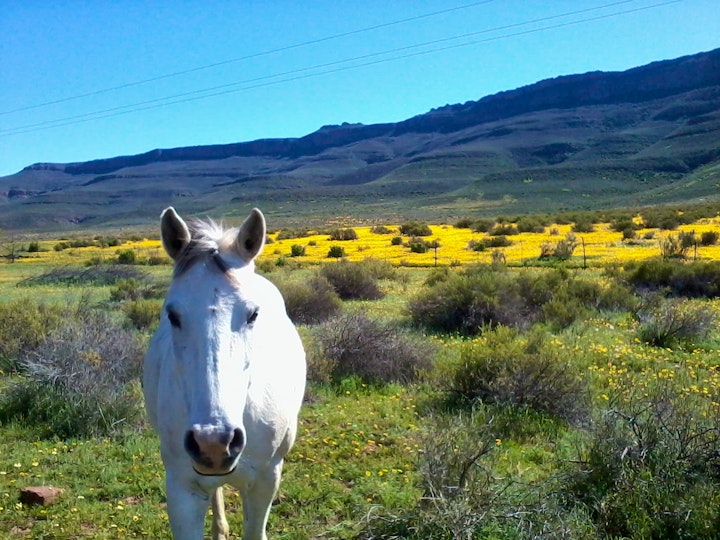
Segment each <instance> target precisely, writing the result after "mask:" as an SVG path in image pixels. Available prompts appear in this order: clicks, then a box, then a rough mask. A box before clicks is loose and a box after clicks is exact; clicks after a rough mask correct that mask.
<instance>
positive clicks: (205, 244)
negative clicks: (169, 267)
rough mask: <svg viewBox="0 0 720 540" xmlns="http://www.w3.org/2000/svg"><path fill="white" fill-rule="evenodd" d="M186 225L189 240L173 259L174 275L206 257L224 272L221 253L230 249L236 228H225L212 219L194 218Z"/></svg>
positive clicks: (226, 268)
mask: <svg viewBox="0 0 720 540" xmlns="http://www.w3.org/2000/svg"><path fill="white" fill-rule="evenodd" d="M187 225H188V229H189V231H190V242H189V243H188V245H187V246H185V249H183V250H182V251H181V252H180V254H179V255H178V257H177V259H175V276H179V275H180V274H182V273H183V272H184V271H185V270H187V269H188V268H190V266H192V265H193V264H194V263H195V262H197V261H198V260H201V259H207V258H212V259H213V262H215V264H216V265H217V266H218V267H219V268H220V270H221V271H223V272H224V273H226V272H227V270H228V266H227V264H225V262H224V261H223V259H222V257H221V255H222V253H225V252H229V251H232V249H233V244H234V243H235V239H236V238H237V234H238V229H237V228H228V229H226V228H225V227H224V226H223V225H222V224H221V223H216V222H215V221H213V220H212V219H207V220H200V219H194V220H190V221H189V222H188V224H187Z"/></svg>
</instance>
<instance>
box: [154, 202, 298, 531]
mask: <svg viewBox="0 0 720 540" xmlns="http://www.w3.org/2000/svg"><path fill="white" fill-rule="evenodd" d="M161 232H162V242H163V246H164V248H165V250H166V251H167V253H168V255H170V257H171V258H172V259H173V260H174V261H175V269H174V275H173V280H172V283H171V284H170V288H169V290H168V293H167V297H166V299H165V304H164V306H163V313H162V320H161V322H160V327H159V328H158V330H157V332H156V333H155V335H154V336H153V338H152V341H151V342H150V347H149V349H148V352H147V355H146V358H145V369H144V374H143V391H144V394H145V407H146V409H147V412H148V416H149V418H150V422H151V423H152V425H153V426H154V427H155V429H156V430H157V432H158V434H159V436H160V452H161V455H162V460H163V464H164V465H165V476H166V489H167V510H168V515H169V517H170V528H171V529H172V533H173V537H174V538H175V540H200V539H202V538H203V531H204V521H205V515H206V513H207V510H208V507H209V506H210V504H211V503H212V509H213V525H212V534H213V539H215V540H222V539H225V538H227V537H228V524H227V520H226V519H225V508H224V502H223V493H222V486H223V485H224V484H226V483H227V484H230V485H233V486H235V487H236V488H237V489H238V490H239V492H240V495H241V497H242V504H243V517H244V523H243V530H244V532H243V539H244V540H266V538H267V536H266V533H265V529H266V526H267V520H268V514H269V512H270V505H271V503H272V501H273V498H274V496H275V494H276V492H277V489H278V485H279V482H280V474H281V471H282V466H283V459H284V457H285V454H287V452H288V451H289V450H290V447H291V446H292V444H293V442H294V440H295V434H296V431H297V417H298V412H299V410H300V405H301V403H302V398H303V393H304V389H305V353H304V351H303V346H302V342H301V341H300V337H299V336H298V333H297V331H296V330H295V327H294V326H293V324H292V323H291V321H290V319H289V318H288V316H287V313H286V311H285V304H284V302H283V298H282V296H281V295H280V293H279V291H278V290H277V289H276V288H275V286H274V285H272V284H271V283H270V282H269V281H267V280H266V279H265V278H263V277H262V276H259V275H257V274H256V273H255V264H254V260H255V258H256V257H257V256H258V254H259V253H260V251H261V250H262V248H263V246H264V245H265V218H264V217H263V215H262V213H260V211H259V210H257V209H253V210H252V212H251V213H250V216H249V217H248V218H247V219H246V220H245V222H244V223H243V224H242V226H241V227H240V228H239V229H230V230H225V229H223V228H222V227H220V226H218V225H216V224H215V223H213V222H212V221H208V222H192V223H190V225H189V226H188V224H186V223H185V222H184V221H183V220H182V219H181V218H180V216H178V215H177V213H176V212H175V210H174V209H173V208H167V209H166V210H165V211H164V212H163V214H162V217H161Z"/></svg>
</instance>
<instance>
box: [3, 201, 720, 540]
mask: <svg viewBox="0 0 720 540" xmlns="http://www.w3.org/2000/svg"><path fill="white" fill-rule="evenodd" d="M668 216H669V217H668V218H667V223H665V225H668V228H663V226H662V224H661V223H660V220H656V221H657V222H652V223H651V220H650V217H652V216H647V217H646V216H643V217H642V218H639V217H638V216H615V217H613V218H612V219H608V220H607V221H604V222H594V221H593V220H588V219H579V218H578V219H576V220H570V219H568V220H567V222H560V223H558V221H561V220H555V221H553V222H547V221H546V220H543V219H541V218H523V219H522V220H514V221H510V220H499V221H497V222H492V223H487V222H484V221H480V220H472V219H468V220H464V221H463V222H462V223H457V224H455V225H446V226H434V225H425V224H422V223H417V222H413V223H408V224H398V225H386V226H382V227H379V226H376V227H373V228H370V227H367V228H365V227H356V228H353V229H348V228H345V229H332V230H329V231H326V232H323V233H320V232H318V231H279V232H276V233H273V234H271V235H270V237H269V238H270V241H269V243H268V245H267V246H266V248H265V252H264V255H263V256H262V259H261V261H260V263H259V265H258V267H259V271H260V272H262V273H264V274H265V275H266V276H267V277H268V278H269V279H271V280H272V281H273V282H275V283H276V284H277V285H278V287H279V288H280V290H281V292H282V293H283V295H284V297H285V299H286V304H287V308H288V312H289V314H290V315H291V317H292V318H293V320H294V321H295V322H296V323H297V324H298V325H299V327H300V331H301V335H302V337H303V340H304V342H305V345H306V350H307V353H308V363H309V372H308V379H309V382H308V390H307V393H306V402H305V405H304V408H303V410H302V413H301V423H300V433H299V437H298V441H297V444H296V446H295V448H294V449H293V451H292V452H291V454H290V455H289V456H288V463H287V465H286V468H285V474H284V477H283V483H282V486H281V490H280V494H279V497H278V499H277V501H276V504H275V505H274V507H273V510H272V513H271V518H270V525H269V535H270V536H271V537H272V538H286V539H305V538H308V539H309V538H319V537H323V538H339V539H365V540H370V539H395V538H408V539H418V540H419V539H428V540H435V539H443V540H444V539H448V540H450V539H463V538H501V539H525V538H578V539H587V538H598V539H611V538H636V539H645V538H657V539H661V538H698V539H712V538H718V534H719V533H718V531H720V355H718V345H719V344H720V332H719V328H718V320H719V319H718V316H719V315H720V312H719V311H718V310H719V309H720V300H719V299H718V296H720V251H718V250H720V248H719V247H718V246H717V233H718V231H720V221H718V220H717V218H713V217H712V216H702V217H701V219H695V220H694V221H692V222H687V223H682V222H681V221H683V220H684V219H686V218H683V216H682V215H674V218H675V221H672V220H671V219H670V218H671V217H673V215H672V214H668ZM696 218H697V216H696ZM423 225H424V226H423ZM650 225H652V226H650ZM349 230H352V231H353V232H352V233H351V232H348V231H349ZM501 237H502V238H504V239H505V240H503V241H501V242H498V241H497V240H494V239H496V238H501ZM396 238H399V239H400V240H399V241H398V240H395V239H396ZM61 241H62V242H69V241H68V240H61ZM59 243H60V242H59V241H58V240H54V241H53V242H49V241H38V242H37V245H35V246H34V247H33V250H32V251H31V252H29V253H28V252H26V251H24V250H14V253H18V254H20V255H22V257H20V258H17V259H16V262H14V263H10V262H7V263H2V264H1V265H0V291H1V293H2V302H0V369H2V372H3V374H2V377H1V378H0V433H2V435H3V437H2V440H1V442H0V535H1V536H3V537H7V538H164V537H168V536H169V529H168V524H167V517H166V514H165V509H164V495H163V493H164V487H163V471H162V466H161V463H160V458H159V452H158V449H157V440H156V438H155V436H154V435H153V434H152V433H151V432H150V431H149V430H148V429H147V426H146V425H145V421H144V416H143V412H142V401H141V400H142V398H141V393H140V391H139V382H138V374H139V372H140V369H141V362H142V352H143V349H144V343H145V342H146V340H147V339H148V336H149V335H150V333H151V332H152V330H153V328H154V325H155V324H156V321H157V320H158V317H159V312H160V304H161V302H162V296H163V290H164V287H165V286H166V285H167V283H168V281H169V279H170V268H169V266H167V264H166V263H167V259H166V258H165V257H164V256H163V255H162V254H161V253H160V248H159V243H158V242H157V241H154V240H142V239H138V238H135V239H128V240H127V241H119V242H118V243H116V244H114V245H110V244H109V242H108V241H107V239H105V240H104V241H103V242H96V243H95V244H93V245H87V246H78V247H72V246H70V247H64V246H63V247H62V248H61V249H60V248H58V249H54V248H53V247H52V246H53V245H58V244H59ZM88 243H90V242H88ZM103 243H104V244H105V245H102V244H103ZM414 244H416V245H425V246H426V250H425V251H423V250H422V248H417V247H415V248H413V245H414ZM493 245H495V246H496V247H492V246H493ZM296 246H300V247H302V248H303V249H300V248H298V247H296ZM335 246H337V247H340V248H343V250H344V253H345V255H344V256H342V257H340V260H336V258H334V257H332V256H330V257H329V256H328V255H329V251H330V249H331V247H335ZM128 253H132V255H129V254H128ZM45 484H49V485H54V486H57V487H61V488H63V489H64V490H65V492H64V494H63V495H62V496H61V497H60V499H58V501H57V502H55V503H53V504H52V505H50V506H47V507H29V506H26V505H24V504H22V503H20V502H19V500H18V494H19V490H20V489H21V488H22V487H24V486H28V485H45ZM226 500H227V504H228V507H229V512H228V516H229V519H230V524H231V529H232V531H233V534H235V535H237V537H238V538H239V537H240V536H239V535H240V531H241V512H240V511H239V510H240V501H239V497H238V495H237V493H235V492H233V491H232V490H228V495H227V497H226Z"/></svg>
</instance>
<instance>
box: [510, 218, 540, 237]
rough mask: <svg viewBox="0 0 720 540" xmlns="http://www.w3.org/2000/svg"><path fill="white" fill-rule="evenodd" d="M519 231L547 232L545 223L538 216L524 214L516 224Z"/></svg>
mask: <svg viewBox="0 0 720 540" xmlns="http://www.w3.org/2000/svg"><path fill="white" fill-rule="evenodd" d="M516 227H517V230H518V232H521V233H543V232H545V225H543V223H542V221H541V220H540V219H539V218H537V217H532V216H523V217H521V218H520V219H518V222H517V224H516Z"/></svg>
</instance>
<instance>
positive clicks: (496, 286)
mask: <svg viewBox="0 0 720 540" xmlns="http://www.w3.org/2000/svg"><path fill="white" fill-rule="evenodd" d="M524 307H525V306H524V305H523V301H522V298H521V297H520V295H519V288H518V286H517V282H516V281H515V280H514V279H513V277H512V276H510V275H509V274H507V273H503V272H494V271H492V270H491V269H489V268H485V267H481V268H480V269H473V270H469V271H468V270H466V271H465V272H463V273H458V274H452V275H450V276H448V278H447V279H445V280H442V281H439V282H437V283H435V284H434V285H433V286H432V287H430V288H428V289H426V290H422V291H420V292H419V293H418V294H416V295H415V296H414V297H413V298H411V299H410V300H409V301H408V304H407V311H408V313H409V315H410V318H411V320H412V321H413V323H414V324H416V325H418V326H423V327H426V328H428V329H431V330H434V331H440V332H460V333H462V334H467V335H473V334H477V333H479V332H480V331H481V330H482V328H483V327H485V326H493V325H496V324H504V325H522V324H524V322H525V321H526V320H527V318H528V317H530V318H531V317H532V316H531V315H530V314H529V313H527V312H526V310H525V309H524Z"/></svg>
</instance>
